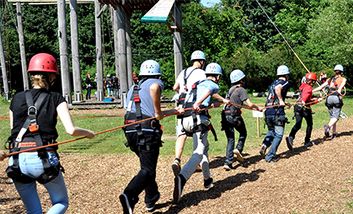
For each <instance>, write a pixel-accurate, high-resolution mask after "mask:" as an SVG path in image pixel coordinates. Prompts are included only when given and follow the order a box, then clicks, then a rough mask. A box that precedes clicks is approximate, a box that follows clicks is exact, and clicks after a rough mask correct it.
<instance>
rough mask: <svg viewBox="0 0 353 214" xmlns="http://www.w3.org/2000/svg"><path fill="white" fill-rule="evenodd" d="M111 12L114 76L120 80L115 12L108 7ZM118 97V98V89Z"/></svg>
mask: <svg viewBox="0 0 353 214" xmlns="http://www.w3.org/2000/svg"><path fill="white" fill-rule="evenodd" d="M110 10H111V20H112V29H113V35H114V64H115V75H116V77H117V78H118V79H119V80H120V74H119V57H118V53H119V48H118V25H117V11H116V10H115V9H114V8H113V7H110ZM117 96H118V97H120V89H118V94H117Z"/></svg>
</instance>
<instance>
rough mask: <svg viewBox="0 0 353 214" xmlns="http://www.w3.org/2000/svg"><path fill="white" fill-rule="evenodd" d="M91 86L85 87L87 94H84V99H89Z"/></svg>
mask: <svg viewBox="0 0 353 214" xmlns="http://www.w3.org/2000/svg"><path fill="white" fill-rule="evenodd" d="M91 90H92V89H91V87H87V94H86V100H89V99H91Z"/></svg>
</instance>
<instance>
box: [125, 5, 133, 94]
mask: <svg viewBox="0 0 353 214" xmlns="http://www.w3.org/2000/svg"><path fill="white" fill-rule="evenodd" d="M130 19H131V12H129V13H126V22H125V29H126V34H125V35H126V38H125V39H126V63H127V65H126V69H127V70H126V74H127V84H128V89H129V88H130V87H131V86H132V84H133V81H132V50H131V22H130Z"/></svg>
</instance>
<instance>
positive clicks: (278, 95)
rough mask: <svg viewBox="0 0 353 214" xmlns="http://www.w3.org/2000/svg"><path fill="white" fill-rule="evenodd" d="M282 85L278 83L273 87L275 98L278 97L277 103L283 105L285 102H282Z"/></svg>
mask: <svg viewBox="0 0 353 214" xmlns="http://www.w3.org/2000/svg"><path fill="white" fill-rule="evenodd" d="M282 87H283V86H282V85H281V84H279V85H277V86H276V87H275V93H276V95H277V98H278V101H279V105H280V106H285V105H286V104H285V103H284V101H283V97H282V93H281V92H282Z"/></svg>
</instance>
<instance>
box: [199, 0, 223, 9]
mask: <svg viewBox="0 0 353 214" xmlns="http://www.w3.org/2000/svg"><path fill="white" fill-rule="evenodd" d="M220 1H221V0H201V3H202V4H203V5H205V6H206V7H212V6H213V5H214V4H216V3H219V2H220Z"/></svg>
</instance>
